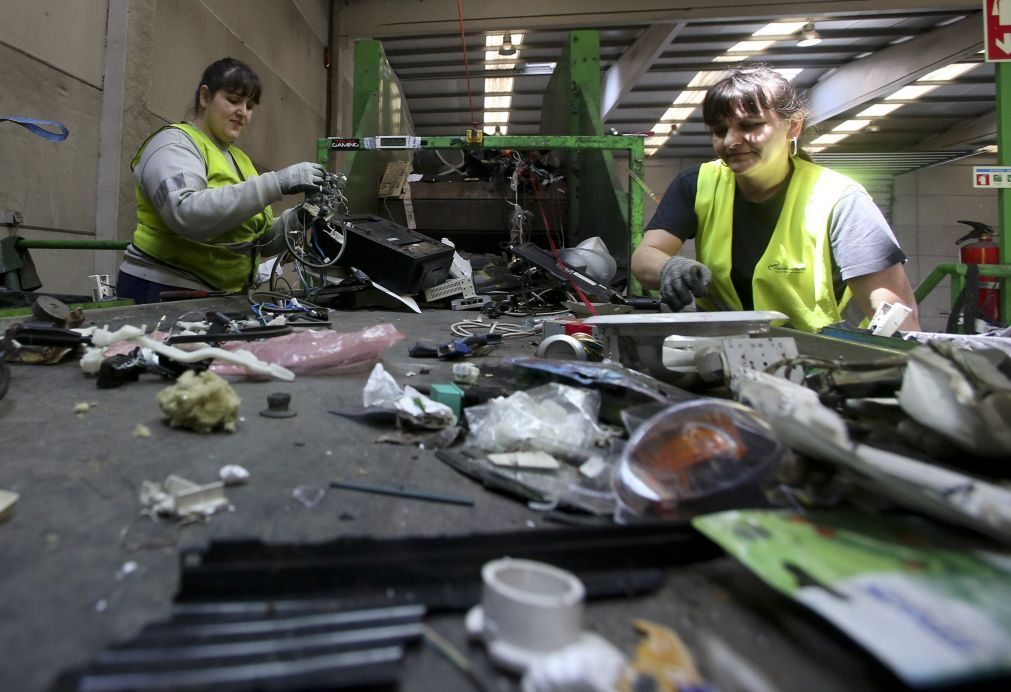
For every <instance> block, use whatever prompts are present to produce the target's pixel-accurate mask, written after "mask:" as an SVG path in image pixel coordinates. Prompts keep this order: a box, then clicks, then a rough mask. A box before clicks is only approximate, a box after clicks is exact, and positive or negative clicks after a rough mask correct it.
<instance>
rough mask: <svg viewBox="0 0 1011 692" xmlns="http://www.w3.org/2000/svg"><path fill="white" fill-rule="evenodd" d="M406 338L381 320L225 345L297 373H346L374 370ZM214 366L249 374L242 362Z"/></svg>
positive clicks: (213, 367)
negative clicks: (339, 329)
mask: <svg viewBox="0 0 1011 692" xmlns="http://www.w3.org/2000/svg"><path fill="white" fill-rule="evenodd" d="M403 338H404V334H403V333H401V332H400V331H399V330H398V329H397V328H396V327H394V326H393V325H392V324H377V325H373V326H371V327H365V328H364V329H359V330H358V331H357V332H347V333H339V332H334V331H332V330H329V329H319V330H316V329H311V330H305V331H301V332H295V333H293V334H288V335H286V336H276V337H273V338H271V339H265V340H264V341H252V342H236V341H230V342H226V343H225V344H224V345H223V348H227V349H228V350H230V351H237V350H245V351H249V352H251V353H252V354H253V355H254V356H256V357H257V358H259V359H260V360H264V361H267V362H268V363H276V364H278V365H282V366H284V367H286V368H288V369H289V370H291V371H292V372H294V373H295V374H297V375H343V374H347V373H356V372H365V371H367V370H370V369H371V368H372V367H374V366H375V364H376V363H378V362H379V359H380V358H381V357H382V355H383V352H384V351H385V350H386V349H388V348H389V347H390V346H392V345H393V344H395V343H397V342H398V341H400V340H401V339H403ZM211 370H213V371H214V372H216V373H218V374H219V375H245V374H249V373H247V371H246V369H245V368H243V367H242V366H239V365H232V364H231V363H220V362H215V363H213V364H212V365H211Z"/></svg>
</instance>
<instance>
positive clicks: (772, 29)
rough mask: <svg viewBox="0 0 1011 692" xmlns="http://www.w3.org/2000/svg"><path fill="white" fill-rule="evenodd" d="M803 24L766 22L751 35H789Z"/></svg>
mask: <svg viewBox="0 0 1011 692" xmlns="http://www.w3.org/2000/svg"><path fill="white" fill-rule="evenodd" d="M803 26H804V22H773V23H772V24H766V25H765V26H763V27H762V28H761V29H759V30H758V31H756V32H755V33H753V34H752V36H784V37H785V36H790V35H791V34H794V33H796V32H797V30H799V29H800V28H801V27H803Z"/></svg>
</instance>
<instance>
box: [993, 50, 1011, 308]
mask: <svg viewBox="0 0 1011 692" xmlns="http://www.w3.org/2000/svg"><path fill="white" fill-rule="evenodd" d="M1009 70H1011V65H1009V64H1008V63H1006V62H999V63H997V64H996V65H995V66H994V83H995V85H996V87H997V163H998V164H1000V165H1001V166H1007V165H1011V127H1008V126H1007V125H1006V124H1005V121H1004V118H1011V71H1009ZM997 214H998V222H999V224H1000V225H999V226H998V227H997V229H998V238H999V240H1000V263H1001V264H1002V265H1004V266H1007V265H1011V189H1009V188H1000V189H999V190H998V192H997ZM1000 318H1001V321H1002V322H1004V323H1005V324H1006V323H1008V322H1011V281H1008V277H1007V276H1004V277H1003V278H1002V280H1001V282H1000Z"/></svg>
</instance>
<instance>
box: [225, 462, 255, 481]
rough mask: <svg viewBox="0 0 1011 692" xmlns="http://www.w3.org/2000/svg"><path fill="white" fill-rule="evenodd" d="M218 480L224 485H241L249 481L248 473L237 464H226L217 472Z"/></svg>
mask: <svg viewBox="0 0 1011 692" xmlns="http://www.w3.org/2000/svg"><path fill="white" fill-rule="evenodd" d="M218 478H220V479H221V480H222V481H223V482H224V484H225V485H241V484H243V483H245V482H246V481H248V480H249V471H247V470H246V469H245V468H243V467H241V466H239V465H238V464H226V465H225V466H222V467H221V469H220V470H219V471H218Z"/></svg>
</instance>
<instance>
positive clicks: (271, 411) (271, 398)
mask: <svg viewBox="0 0 1011 692" xmlns="http://www.w3.org/2000/svg"><path fill="white" fill-rule="evenodd" d="M289 404H291V394H288V393H286V392H274V393H273V394H268V395H267V408H266V409H264V410H263V411H260V415H261V416H264V417H266V418H291V417H292V416H294V415H295V412H294V411H290V410H288V406H289Z"/></svg>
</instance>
